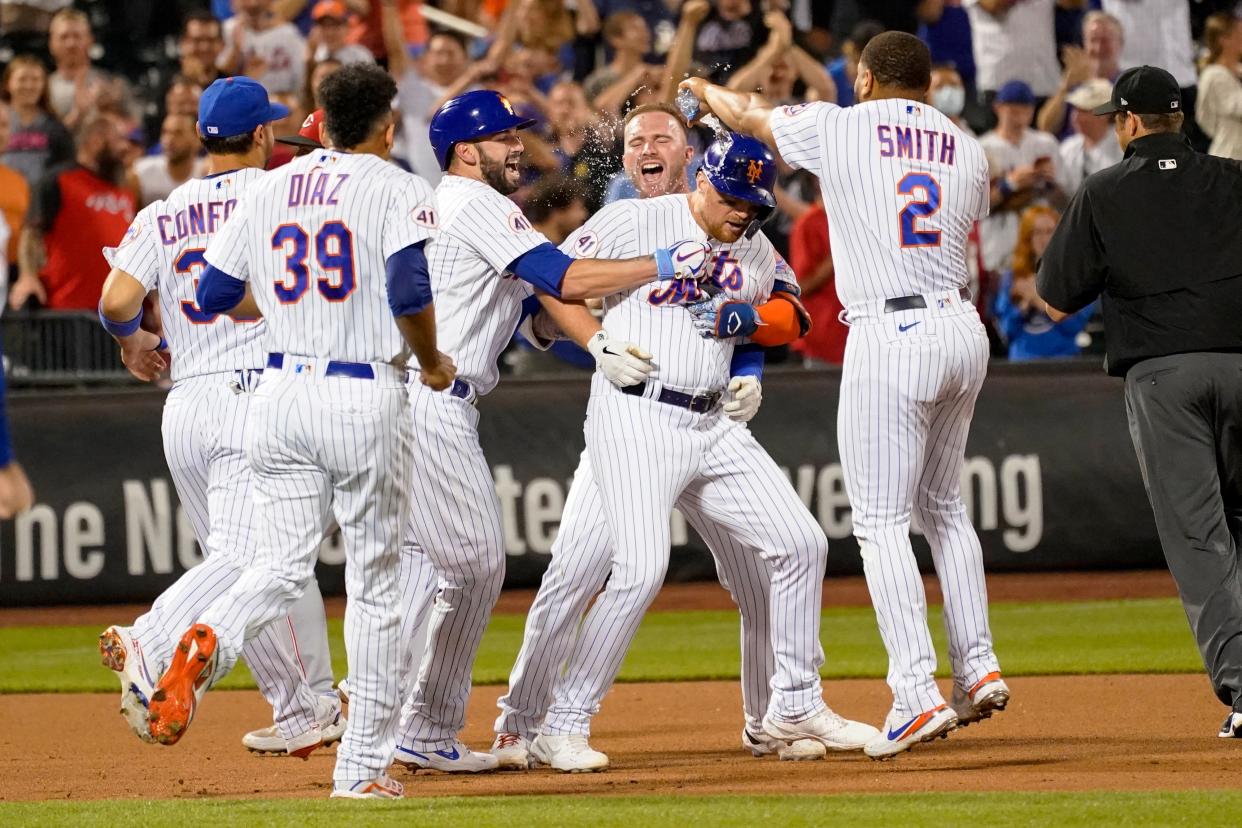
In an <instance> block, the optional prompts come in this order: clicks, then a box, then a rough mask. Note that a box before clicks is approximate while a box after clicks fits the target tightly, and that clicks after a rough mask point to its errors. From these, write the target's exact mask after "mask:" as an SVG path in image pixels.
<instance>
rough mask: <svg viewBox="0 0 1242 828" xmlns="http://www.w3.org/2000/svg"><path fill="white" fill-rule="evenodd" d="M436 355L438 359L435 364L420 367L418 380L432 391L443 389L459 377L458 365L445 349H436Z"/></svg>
mask: <svg viewBox="0 0 1242 828" xmlns="http://www.w3.org/2000/svg"><path fill="white" fill-rule="evenodd" d="M436 356H437V357H438V359H437V360H436V364H435V365H431V366H427V365H423V366H421V367H420V370H419V373H418V380H419V382H421V383H422V384H423V385H425V386H427V387H428V388H430V389H431V390H432V391H443V390H444V389H445V388H448V387H449V386H450V385H452V384H453V380H455V379H456V378H457V365H456V364H454V362H453V358H452V357H450V356H449V355H448V354H446V353H444V352H443V351H436Z"/></svg>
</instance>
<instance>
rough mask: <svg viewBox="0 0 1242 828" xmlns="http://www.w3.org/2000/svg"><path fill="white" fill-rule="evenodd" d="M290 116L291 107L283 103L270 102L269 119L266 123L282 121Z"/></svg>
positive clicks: (268, 108) (268, 107)
mask: <svg viewBox="0 0 1242 828" xmlns="http://www.w3.org/2000/svg"><path fill="white" fill-rule="evenodd" d="M288 117H289V107H287V106H285V105H284V104H282V103H268V105H267V121H265V123H269V124H270V123H271V122H272V121H282V120H284V119H285V118H288Z"/></svg>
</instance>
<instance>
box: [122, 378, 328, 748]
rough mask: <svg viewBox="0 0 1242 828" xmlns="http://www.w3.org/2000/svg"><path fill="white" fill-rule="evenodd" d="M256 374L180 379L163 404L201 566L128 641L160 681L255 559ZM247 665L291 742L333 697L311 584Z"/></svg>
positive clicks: (168, 453) (253, 647) (252, 647)
mask: <svg viewBox="0 0 1242 828" xmlns="http://www.w3.org/2000/svg"><path fill="white" fill-rule="evenodd" d="M258 377H259V374H258V373H257V372H251V371H246V372H232V371H230V372H226V373H217V374H206V375H200V376H196V377H189V378H187V379H183V380H179V381H178V382H177V384H176V385H175V386H174V387H173V389H172V390H171V391H170V392H169V394H168V398H167V401H166V402H165V405H164V416H163V428H162V432H163V438H164V455H165V457H166V459H167V462H168V469H169V472H170V473H171V475H172V479H173V485H174V486H175V487H176V489H177V496H178V498H179V499H180V501H181V504H182V507H183V508H184V509H185V511H186V515H187V516H188V517H189V520H190V523H191V525H192V526H193V528H194V534H195V537H197V538H198V541H199V545H200V547H201V548H202V549H203V554H204V557H205V561H204V562H203V563H202V564H200V565H199V566H197V567H194V568H193V569H191V570H190V571H188V572H186V573H185V574H184V575H182V576H181V577H180V578H178V579H177V581H175V582H174V583H173V584H172V585H171V586H169V587H168V589H166V590H165V591H164V592H163V593H161V594H160V596H159V597H158V598H156V599H155V602H154V604H152V606H151V609H150V610H149V611H148V612H146V613H144V614H143V615H142V616H140V617H139V618H138V619H137V620H136V621H135V622H134V624H133V627H132V630H131V632H132V634H133V635H134V637H136V638H137V639H138V640H139V641H141V642H142V644H143V652H144V653H146V654H147V656H148V657H149V658H151V659H152V660H153V661H154V662H155V664H153V665H152V666H153V667H155V668H156V670H157V675H158V674H159V673H163V671H164V669H166V668H167V666H168V662H169V661H170V660H171V659H172V652H173V648H174V647H175V646H176V643H177V641H178V639H179V638H180V637H181V634H182V633H183V632H185V630H186V628H187V627H189V626H190V625H191V624H193V623H194V622H195V621H196V620H197V618H198V616H199V614H200V613H202V611H203V610H205V609H206V608H207V607H208V606H210V605H211V603H212V602H213V601H215V600H216V599H217V598H218V597H219V596H220V595H222V594H223V593H224V591H225V590H227V589H228V588H229V587H230V586H231V585H232V584H233V582H234V581H235V580H236V579H237V577H238V576H239V575H240V574H241V570H242V568H243V567H244V566H246V565H247V564H248V563H249V562H250V560H251V559H252V557H253V555H254V552H255V548H256V547H257V545H258V538H257V537H256V534H255V532H254V492H253V488H254V476H253V474H252V473H251V471H250V466H249V464H248V463H247V461H246V457H245V453H244V451H243V447H244V441H245V435H246V416H247V412H248V410H249V407H250V398H251V390H249V389H253V387H254V386H255V385H257V382H258ZM245 656H246V663H247V664H248V665H249V666H250V671H251V673H253V674H254V677H255V681H256V682H257V683H258V685H259V689H260V691H262V693H263V696H264V698H266V699H267V700H268V702H269V703H270V704H271V705H272V709H273V713H274V720H275V723H276V726H277V728H278V730H279V731H280V734H281V735H282V736H284V737H285V738H286V739H293V738H295V737H297V736H300V735H302V734H304V733H306V732H308V731H309V730H310V729H311V728H313V727H314V725H315V704H314V696H313V694H314V693H324V694H328V693H331V692H332V664H331V659H330V657H329V654H328V634H327V626H326V621H325V620H324V610H323V598H322V596H320V594H319V588H318V584H314V583H312V588H311V589H308V590H307V591H306V593H305V594H304V595H303V596H302V597H301V598H300V599H299V600H298V601H297V602H295V603H294V605H293V607H291V608H290V611H289V615H288V616H287V617H286V618H284V619H281V620H280V621H277V622H276V623H273V624H271V625H269V626H267V627H264V628H263V630H262V631H261V632H260V634H259V635H258V636H256V637H255V638H254V639H253V640H251V641H250V642H248V643H247V644H246V648H245Z"/></svg>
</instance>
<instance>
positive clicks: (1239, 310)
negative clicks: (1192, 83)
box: [1037, 133, 1242, 377]
mask: <svg viewBox="0 0 1242 828" xmlns="http://www.w3.org/2000/svg"><path fill="white" fill-rule="evenodd" d="M1037 284H1038V288H1039V295H1040V296H1041V297H1042V298H1043V299H1044V301H1046V302H1047V303H1048V304H1049V305H1051V306H1052V307H1054V308H1056V309H1057V310H1060V311H1064V312H1066V313H1073V312H1074V311H1077V310H1080V309H1082V308H1084V307H1086V306H1087V305H1089V304H1090V303H1091V302H1092V301H1094V300H1095V298H1096V297H1098V296H1100V295H1101V294H1102V295H1103V302H1102V304H1103V308H1104V329H1105V341H1106V351H1107V355H1106V358H1105V368H1106V370H1107V371H1108V373H1109V374H1112V375H1113V376H1117V377H1122V376H1125V374H1126V372H1127V371H1128V370H1130V368H1131V367H1132V366H1134V365H1135V364H1136V363H1138V362H1140V361H1142V360H1144V359H1151V358H1152V357H1158V356H1168V355H1170V354H1181V353H1197V352H1202V351H1242V164H1239V163H1238V162H1237V161H1231V160H1228V159H1224V158H1216V157H1214V156H1210V155H1202V154H1200V153H1197V152H1195V151H1194V150H1193V149H1191V147H1190V145H1189V144H1188V143H1187V142H1186V139H1185V138H1183V137H1182V136H1181V135H1180V134H1172V133H1158V134H1153V135H1145V136H1143V137H1142V138H1136V139H1134V140H1133V141H1132V142H1131V143H1130V146H1129V147H1127V148H1126V153H1125V158H1124V159H1123V160H1122V161H1121V162H1120V163H1118V164H1116V165H1114V166H1112V167H1109V168H1108V169H1106V170H1101V171H1099V172H1097V173H1095V174H1094V175H1092V176H1090V177H1089V178H1088V179H1087V180H1086V181H1085V182H1083V185H1082V187H1081V188H1080V189H1079V191H1078V193H1077V194H1076V195H1075V196H1074V199H1073V200H1072V201H1071V202H1070V205H1069V207H1068V208H1067V210H1066V213H1065V216H1064V217H1063V218H1062V219H1061V223H1060V225H1058V227H1057V230H1056V232H1055V233H1054V234H1053V236H1052V241H1051V242H1049V244H1048V249H1047V250H1046V251H1044V255H1043V260H1042V261H1041V262H1040V266H1039V274H1038V281H1037Z"/></svg>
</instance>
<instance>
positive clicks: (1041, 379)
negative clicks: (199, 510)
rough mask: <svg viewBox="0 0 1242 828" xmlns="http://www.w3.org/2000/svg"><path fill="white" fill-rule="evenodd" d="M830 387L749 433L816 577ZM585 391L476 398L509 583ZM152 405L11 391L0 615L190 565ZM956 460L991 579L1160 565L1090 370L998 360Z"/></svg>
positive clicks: (532, 538) (167, 578)
mask: <svg viewBox="0 0 1242 828" xmlns="http://www.w3.org/2000/svg"><path fill="white" fill-rule="evenodd" d="M839 379H840V374H839V372H837V371H835V370H830V369H825V370H821V371H782V372H776V371H770V372H769V374H768V376H767V377H766V379H765V382H764V386H763V392H764V402H763V408H762V410H761V411H760V413H759V415H758V417H757V418H756V419H755V420H754V421H753V422H752V424H751V428H752V430H753V431H754V433H755V434H756V436H757V437H758V438H759V440H760V441H761V442H762V443H763V444H764V446H766V447H767V448H768V450H769V451H770V452H771V453H772V455H773V456H774V457H775V458H776V460H777V462H778V463H780V464H781V465H782V466H783V467H784V468H785V469H786V470H787V471H788V472H789V474H790V475H791V480H792V482H793V484H794V486H795V487H796V489H797V491H798V493H799V494H800V495H801V497H802V499H803V501H804V502H805V503H806V504H807V505H808V506H809V508H810V509H811V510H812V512H813V513H814V514H815V515H816V517H817V518H818V519H819V521H820V523H821V525H822V526H823V527H824V530H825V532H826V533H827V535H828V538H829V541H830V553H829V560H828V571H829V574H834V573H856V572H860V571H861V561H860V560H859V555H858V547H857V544H856V543H855V542H854V539H853V537H852V535H851V528H852V527H851V522H850V510H849V503H848V499H847V498H846V495H845V487H844V482H843V479H842V476H841V466H840V457H839V454H838V451H837V445H836V427H835V418H836V407H837V395H838V386H839ZM587 393H588V383H587V381H586V380H585V379H580V378H572V379H547V380H516V379H512V378H506V379H505V380H504V381H503V382H502V383H501V385H500V387H499V388H498V389H497V390H496V391H494V392H493V393H492V394H490V395H488V396H487V398H485V399H484V400H483V401H482V402H481V404H480V408H481V411H482V417H481V423H480V428H481V434H482V441H483V448H484V451H485V452H486V454H487V457H488V459H489V461H490V463H491V465H492V474H493V477H494V479H495V481H496V490H497V494H498V495H499V497H500V500H501V504H502V507H503V509H502V512H503V515H504V522H505V544H506V549H507V552H508V555H509V557H508V574H507V578H506V585H507V586H534V585H536V584H537V583H538V580H539V576H540V575H541V573H542V572H543V569H544V567H545V566H546V564H547V560H548V554H549V551H550V549H551V545H552V541H553V539H554V538H555V536H556V530H557V527H558V525H559V521H560V515H561V509H562V506H563V504H564V501H565V494H566V492H567V490H568V485H569V481H570V479H571V477H572V475H573V470H574V468H575V466H576V465H577V461H578V455H579V452H581V450H582V447H583V436H582V420H583V416H584V412H585V408H586V399H587ZM163 396H164V395H163V393H162V392H158V391H154V390H146V389H142V390H134V391H109V392H100V393H82V392H53V391H37V392H29V393H24V394H19V393H14V394H12V395H11V396H10V399H9V417H10V421H11V424H12V429H13V433H14V442H15V445H16V449H17V452H18V456H19V458H20V459H21V460H22V462H23V463H24V464H25V465H26V469H27V471H28V473H29V474H30V477H31V480H32V482H33V483H34V486H35V489H36V493H37V498H38V502H37V505H36V506H35V508H34V509H32V510H31V511H30V512H27V513H26V514H24V515H22V516H21V517H20V518H18V519H17V520H15V521H5V522H3V523H2V524H0V605H5V606H21V605H36V604H66V603H108V602H115V601H144V600H148V599H150V598H152V597H154V596H155V595H156V594H158V592H159V591H160V590H161V589H163V588H164V587H165V586H167V585H168V584H169V583H170V582H171V581H172V580H173V579H174V578H176V576H177V575H178V574H179V573H181V572H182V571H184V569H185V568H186V567H188V566H192V565H193V564H194V563H196V562H197V561H198V560H199V551H198V547H197V545H196V544H195V542H194V538H193V536H192V533H191V531H190V528H189V523H188V521H187V520H186V519H185V516H184V515H183V514H182V512H181V509H180V507H179V505H178V503H177V498H176V493H175V492H174V490H173V487H172V483H171V480H170V479H169V476H168V470H167V468H166V466H165V465H164V458H163V451H162V447H161V441H160V411H161V406H162V404H163ZM649 438H650V439H651V440H656V441H658V440H659V439H660V436H659V435H658V434H652V435H650V437H649ZM966 455H967V463H966V468H965V470H964V473H963V480H964V482H965V484H966V485H965V487H964V491H965V493H966V502H967V507H968V508H969V510H970V513H971V516H972V519H973V520H974V523H975V525H976V527H977V528H978V529H979V532H980V536H981V538H982V541H983V548H984V556H985V559H986V562H987V565H988V568H989V569H991V570H1009V571H1015V570H1049V569H1072V568H1092V569H1117V568H1131V567H1135V568H1137V567H1144V568H1146V567H1158V566H1163V558H1162V556H1161V553H1160V548H1159V544H1158V542H1157V539H1156V533H1155V526H1154V524H1153V522H1152V518H1151V513H1150V509H1149V508H1148V505H1147V500H1146V496H1145V494H1144V492H1143V485H1142V479H1141V477H1140V474H1139V470H1138V464H1137V462H1136V460H1135V458H1134V451H1133V448H1132V446H1131V443H1130V437H1129V433H1128V432H1127V430H1126V419H1125V405H1124V400H1123V395H1122V384H1121V382H1120V381H1118V380H1115V379H1111V378H1109V377H1107V376H1105V375H1104V374H1103V373H1102V372H1101V371H1100V369H1099V366H1098V364H1097V363H1095V362H1093V361H1092V362H1087V361H1084V362H1074V363H1055V364H1041V365H1008V364H996V365H993V367H992V369H991V372H990V375H989V377H988V381H987V384H986V385H985V387H984V390H983V393H982V395H981V397H980V401H979V406H978V409H977V411H976V415H975V421H974V425H973V427H972V430H971V437H970V441H969V443H968V445H967V451H966ZM651 519H656V518H655V517H654V516H653V517H652V518H651ZM673 541H674V548H673V552H672V564H671V566H670V568H669V578H670V579H673V580H695V579H706V578H714V577H715V571H714V567H713V565H712V563H711V558H710V557H709V556H708V555H707V553H706V551H705V549H704V547H703V545H702V543H701V541H699V540H698V538H697V537H696V536H695V535H694V533H693V531H692V530H690V529H688V528H687V527H686V525H685V522H684V521H682V520H681V519H680V518H679V516H674V518H673ZM915 546H916V548H917V549H918V550H919V554H920V555H921V557H922V559H923V563H924V564H925V565H926V564H928V562H929V559H928V556H927V555H926V544H924V543H923V542H922V539H921V538H917V537H916V540H915ZM343 560H344V555H343V549H342V548H341V546H340V543H339V539H336V538H333V539H330V540H328V541H327V542H325V544H324V547H323V549H322V550H321V555H320V567H319V580H320V585H321V587H322V589H323V591H324V593H325V594H339V593H341V592H342V591H343V583H344V582H343V574H344V567H343V565H342V564H343ZM1104 577H1106V576H1104Z"/></svg>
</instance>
